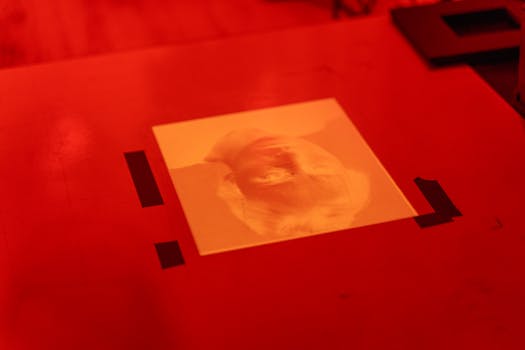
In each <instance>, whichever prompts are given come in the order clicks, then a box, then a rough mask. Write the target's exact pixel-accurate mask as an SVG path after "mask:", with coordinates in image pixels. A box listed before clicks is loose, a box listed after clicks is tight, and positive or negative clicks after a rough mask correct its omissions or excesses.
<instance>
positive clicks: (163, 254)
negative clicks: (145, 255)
mask: <svg viewBox="0 0 525 350" xmlns="http://www.w3.org/2000/svg"><path fill="white" fill-rule="evenodd" d="M155 249H156V250H157V255H158V257H159V261H160V266H161V267H162V268H163V269H167V268H170V267H175V266H179V265H184V257H183V256H182V251H181V249H180V246H179V242H178V241H170V242H161V243H155Z"/></svg>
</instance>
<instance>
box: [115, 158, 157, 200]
mask: <svg viewBox="0 0 525 350" xmlns="http://www.w3.org/2000/svg"><path fill="white" fill-rule="evenodd" d="M124 157H125V158H126V162H127V163H128V168H129V172H130V173H131V178H132V179H133V184H134V185H135V189H136V191H137V194H138V196H139V200H140V204H141V205H142V207H143V208H145V207H151V206H154V205H162V204H164V201H163V200H162V196H161V194H160V191H159V187H158V186H157V182H156V181H155V177H154V176H153V172H152V171H151V167H150V165H149V163H148V159H147V158H146V153H145V152H144V151H137V152H126V153H124Z"/></svg>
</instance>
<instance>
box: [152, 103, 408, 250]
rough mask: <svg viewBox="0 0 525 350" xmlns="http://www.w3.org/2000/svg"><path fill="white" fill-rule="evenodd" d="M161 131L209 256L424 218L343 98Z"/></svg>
mask: <svg viewBox="0 0 525 350" xmlns="http://www.w3.org/2000/svg"><path fill="white" fill-rule="evenodd" d="M153 131H154V134H155V137H156V139H157V142H158V144H159V146H160V149H161V151H162V154H163V157H164V160H165V162H166V165H167V167H168V169H169V172H170V176H171V179H172V181H173V184H174V186H175V189H176V191H177V194H178V196H179V199H180V201H181V203H182V207H183V209H184V213H185V215H186V217H187V219H188V222H189V224H190V228H191V231H192V234H193V237H194V239H195V242H196V243H197V246H198V249H199V252H200V254H201V255H206V254H211V253H217V252H224V251H229V250H233V249H239V248H244V247H250V246H257V245H262V244H266V243H271V242H277V241H283V240H290V239H295V238H300V237H306V236H312V235H318V234H324V233H328V232H333V231H340V230H347V229H351V228H354V227H359V226H365V225H371V224H377V223H382V222H387V221H392V220H397V219H402V218H407V217H413V216H416V215H417V213H416V212H415V210H414V209H413V208H412V206H411V205H410V203H409V202H408V200H407V199H406V198H405V196H404V195H403V193H402V192H401V191H400V190H399V188H398V187H397V185H396V184H395V182H394V181H393V179H392V178H391V177H390V176H389V174H388V172H387V171H386V170H385V168H384V167H383V166H382V165H381V162H380V161H379V159H378V158H377V157H376V156H375V155H374V153H373V151H372V150H371V149H370V147H369V146H368V145H367V143H366V142H365V140H364V139H363V137H362V136H361V135H360V133H359V131H358V130H357V129H356V127H355V126H354V125H353V124H352V122H351V120H350V119H349V117H348V116H347V115H346V113H345V112H344V110H343V109H342V108H341V107H340V106H339V104H338V103H337V101H336V100H335V99H324V100H317V101H311V102H304V103H298V104H292V105H286V106H281V107H274V108H267V109H260V110H254V111H247V112H241V113H234V114H227V115H221V116H214V117H210V118H203V119H196V120H189V121H184V122H177V123H172V124H165V125H158V126H155V127H153ZM348 234H350V232H349V233H348Z"/></svg>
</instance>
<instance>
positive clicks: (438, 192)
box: [414, 177, 463, 228]
mask: <svg viewBox="0 0 525 350" xmlns="http://www.w3.org/2000/svg"><path fill="white" fill-rule="evenodd" d="M414 182H415V183H416V185H417V187H418V188H419V190H420V191H421V193H423V196H425V198H426V200H427V201H428V203H429V204H430V206H431V207H432V209H434V213H430V214H424V215H419V216H416V217H414V220H415V221H416V223H417V224H418V225H419V226H420V227H422V228H424V227H430V226H435V225H439V224H444V223H447V222H452V221H453V218H454V217H457V216H462V215H463V214H461V212H460V211H459V209H458V208H457V207H456V206H455V205H454V203H453V202H452V200H451V199H450V198H449V197H448V195H447V193H446V192H445V190H443V188H442V187H441V185H440V184H439V182H437V181H436V180H425V179H422V178H420V177H417V178H415V179H414Z"/></svg>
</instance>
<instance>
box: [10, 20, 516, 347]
mask: <svg viewBox="0 0 525 350" xmlns="http://www.w3.org/2000/svg"><path fill="white" fill-rule="evenodd" d="M325 97H335V98H336V99H337V100H338V101H339V103H340V104H341V105H342V106H343V108H344V109H345V110H346V111H347V113H348V115H349V116H350V117H351V119H352V121H353V122H354V123H355V125H356V126H357V127H358V129H359V130H360V131H361V133H362V134H363V136H364V138H365V139H366V140H367V142H368V143H369V145H370V146H371V147H372V149H373V150H374V152H375V153H376V155H377V156H378V157H379V158H380V159H381V161H382V162H383V165H384V166H385V167H386V168H387V169H388V171H389V172H390V174H391V175H392V177H393V178H394V179H395V181H396V182H397V184H398V185H399V187H400V188H401V190H402V191H403V192H404V193H405V195H406V196H407V197H408V199H409V200H410V201H411V203H412V204H413V205H414V206H415V208H416V209H417V210H418V212H420V213H427V212H430V211H431V209H430V207H429V205H428V204H427V203H426V201H425V199H424V198H423V196H422V195H421V193H420V192H419V190H418V189H417V187H416V186H415V184H414V182H413V180H414V178H415V177H418V176H420V177H423V178H427V179H436V180H438V181H439V182H440V183H441V185H442V186H443V187H444V189H445V190H446V191H447V193H448V195H449V196H450V197H451V199H452V200H453V201H454V203H455V205H456V206H457V207H458V208H459V209H460V210H461V211H462V212H463V215H464V216H463V217H460V218H457V219H455V222H453V223H448V224H443V225H439V226H435V227H431V228H426V229H421V228H419V227H418V226H417V224H416V223H415V222H414V221H413V220H412V219H406V220H400V221H396V222H389V223H384V224H380V225H374V226H368V227H363V228H357V229H352V230H346V231H341V232H336V233H330V234H324V235H319V236H315V237H309V238H303V239H297V240H293V241H288V242H284V243H276V244H270V245H265V246H260V247H255V248H249V249H242V250H237V251H232V252H228V253H221V254H215V255H209V256H202V257H201V256H199V254H198V252H197V250H196V247H195V244H194V242H193V239H192V237H191V232H190V230H189V227H188V224H187V222H186V220H185V218H184V215H183V213H182V210H181V207H180V204H179V202H178V200H177V197H176V192H175V190H174V188H173V185H172V183H171V181H170V178H169V175H168V171H167V169H166V167H165V164H164V162H163V160H162V157H161V154H160V150H159V149H158V147H157V144H156V141H155V139H154V136H153V133H152V131H151V126H153V125H157V124H162V123H169V122H175V121H181V120H188V119H194V118H200V117H206V116H211V115H218V114H223V113H230V112H238V111H244V110H250V109H256V108H263V107H271V106H278V105H283V104H288V103H294V102H302V101H308V100H314V99H319V98H325ZM0 115H1V118H0V161H1V164H2V172H1V182H0V198H2V200H3V204H2V205H1V206H0V286H1V288H0V348H1V349H9V350H10V349H17V350H18V349H55V350H56V349H77V350H78V349H90V350H91V349H97V350H103V349H112V350H114V349H156V350H160V349H507V350H508V349H523V348H524V347H525V334H524V327H525V298H524V293H525V273H524V268H525V254H524V251H525V224H524V223H523V213H522V212H523V209H524V207H525V205H524V198H525V184H524V180H525V177H524V175H525V124H524V121H523V120H522V119H521V117H520V116H518V114H517V113H515V111H514V110H513V109H512V108H510V107H509V106H508V105H506V103H505V102H504V101H503V100H502V99H501V98H500V97H499V96H498V95H497V94H496V93H494V92H493V91H492V90H491V89H490V87H489V86H487V85H486V84H485V83H484V82H483V81H482V80H481V79H480V78H479V77H478V76H477V75H476V74H475V73H473V72H472V71H471V70H470V69H469V68H468V67H465V66H457V67H452V68H447V69H439V70H437V69H436V70H433V69H430V68H429V67H428V66H426V65H425V63H424V62H423V61H422V60H421V59H420V58H419V57H418V56H417V54H416V53H415V52H414V50H413V49H412V48H411V47H410V46H409V44H408V43H407V42H406V41H405V39H404V38H403V37H402V36H401V34H400V33H399V32H398V31H397V30H396V29H395V28H394V26H393V25H392V24H391V22H390V20H389V19H387V18H374V19H362V20H356V21H352V22H344V23H336V24H330V25H323V26H315V27H305V28H299V29H293V30H287V31H282V32H273V33H267V34H262V35H253V36H243V37H237V38H232V39H227V40H222V41H212V42H207V43H204V44H198V45H188V46H179V47H164V48H156V49H151V50H147V51H141V52H132V53H125V54H116V55H111V56H100V57H91V58H87V59H82V60H74V61H68V62H62V63H58V64H49V65H39V66H33V67H30V68H20V69H8V70H3V71H1V72H0ZM188 147H191V145H188ZM141 149H144V150H145V151H146V154H147V155H148V157H149V160H150V163H151V166H152V169H153V172H154V174H155V176H156V178H157V181H158V183H159V186H160V190H161V193H162V195H163V197H164V200H165V205H162V206H156V207H150V208H142V207H141V206H140V202H139V200H138V198H137V195H136V192H135V189H134V187H133V183H132V180H131V177H130V174H129V172H128V169H127V166H126V162H125V159H124V156H123V153H124V152H128V151H134V150H141ZM169 240H178V241H179V242H180V244H181V248H182V251H183V254H184V257H185V260H186V264H185V265H183V266H178V267H174V268H171V269H166V270H162V269H161V268H160V264H159V261H158V258H157V256H156V252H155V248H154V243H156V242H162V241H169Z"/></svg>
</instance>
